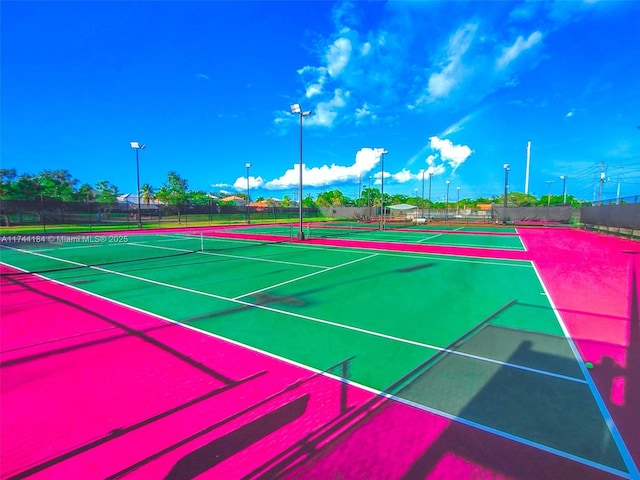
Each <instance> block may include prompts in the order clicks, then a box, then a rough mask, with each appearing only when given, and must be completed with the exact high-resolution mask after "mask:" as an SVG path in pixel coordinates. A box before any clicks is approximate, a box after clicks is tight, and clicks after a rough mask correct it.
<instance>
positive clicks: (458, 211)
mask: <svg viewBox="0 0 640 480" xmlns="http://www.w3.org/2000/svg"><path fill="white" fill-rule="evenodd" d="M456 190H458V201H457V202H456V217H460V187H456Z"/></svg>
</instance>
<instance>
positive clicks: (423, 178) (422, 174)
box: [422, 169, 424, 218]
mask: <svg viewBox="0 0 640 480" xmlns="http://www.w3.org/2000/svg"><path fill="white" fill-rule="evenodd" d="M422 218H424V169H423V170H422Z"/></svg>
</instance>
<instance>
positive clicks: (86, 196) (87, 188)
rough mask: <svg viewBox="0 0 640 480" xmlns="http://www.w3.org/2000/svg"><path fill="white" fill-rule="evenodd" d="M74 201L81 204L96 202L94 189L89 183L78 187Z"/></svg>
mask: <svg viewBox="0 0 640 480" xmlns="http://www.w3.org/2000/svg"><path fill="white" fill-rule="evenodd" d="M74 200H79V201H81V202H90V201H92V200H94V195H93V189H92V188H91V185H89V184H88V183H83V184H82V185H80V187H78V190H77V191H76V192H75V194H74Z"/></svg>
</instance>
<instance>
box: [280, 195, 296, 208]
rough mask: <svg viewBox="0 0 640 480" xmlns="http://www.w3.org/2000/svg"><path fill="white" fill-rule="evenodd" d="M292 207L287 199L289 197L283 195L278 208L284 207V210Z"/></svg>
mask: <svg viewBox="0 0 640 480" xmlns="http://www.w3.org/2000/svg"><path fill="white" fill-rule="evenodd" d="M292 205H293V203H292V202H291V199H290V198H289V195H285V196H284V197H283V198H282V202H280V206H281V207H284V208H289V207H291V206H292Z"/></svg>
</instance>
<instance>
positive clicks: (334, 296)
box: [0, 226, 637, 478]
mask: <svg viewBox="0 0 640 480" xmlns="http://www.w3.org/2000/svg"><path fill="white" fill-rule="evenodd" d="M291 228H295V227H287V226H285V227H260V226H256V227H252V228H251V229H250V231H251V232H252V233H254V234H269V235H282V236H283V237H285V239H284V240H282V241H265V240H248V239H246V240H245V239H232V238H231V239H230V238H218V237H216V236H215V231H213V230H210V231H199V232H191V233H189V232H185V233H163V234H136V235H128V236H110V235H105V236H78V237H50V238H47V239H45V240H46V241H42V242H40V241H30V242H25V241H3V248H2V249H1V250H0V253H1V255H2V256H1V261H2V264H3V265H5V266H10V267H11V268H13V269H17V270H19V271H12V272H11V273H9V274H6V275H8V276H10V277H11V278H20V277H21V276H29V277H31V276H32V274H34V273H35V274H37V275H38V278H41V279H49V280H52V281H54V282H56V283H57V284H60V285H64V286H68V287H71V288H73V289H75V290H79V291H83V292H88V293H90V294H91V295H93V296H95V297H97V298H100V299H104V300H108V301H111V302H115V303H116V304H118V305H122V306H126V307H129V308H132V309H135V310H136V311H141V312H146V313H150V314H152V315H153V316H155V317H157V318H161V319H165V320H168V321H170V322H174V323H175V324H179V325H185V326H188V327H189V329H192V330H196V331H197V332H201V334H202V335H211V336H214V337H215V338H218V339H223V340H228V341H230V342H232V343H234V344H236V345H241V346H246V347H248V348H250V349H251V350H252V351H254V352H259V353H261V354H265V355H267V356H268V357H272V358H276V359H279V360H284V361H286V362H288V363H290V364H292V365H295V366H298V367H303V368H304V369H307V370H309V371H312V372H321V371H325V370H326V369H329V368H330V367H331V366H335V365H339V366H340V368H339V369H338V370H332V371H331V373H330V375H329V377H330V378H333V379H335V380H339V381H343V382H345V381H346V382H348V384H349V385H350V387H355V388H357V389H360V390H363V391H366V392H370V393H373V394H376V396H380V395H382V396H383V397H384V398H392V399H394V400H396V401H398V402H400V403H402V404H405V405H409V406H411V407H412V408H415V409H418V410H421V411H424V412H429V413H431V414H436V415H437V416H439V417H442V418H446V419H448V420H452V421H454V422H455V423H458V424H461V425H465V426H467V427H471V428H473V429H477V430H479V431H483V432H487V433H489V434H491V435H495V436H497V437H500V438H502V439H506V440H508V441H512V442H515V443H517V444H521V445H525V446H527V447H533V448H535V449H538V450H541V451H543V452H546V453H550V454H552V455H557V456H559V457H561V458H563V459H568V460H570V461H572V462H577V463H579V464H581V465H584V466H587V467H589V468H593V469H595V470H597V471H599V472H604V473H606V474H611V475H614V476H619V477H622V478H635V475H637V470H636V467H635V465H634V463H633V460H632V457H631V455H630V453H629V451H628V447H627V445H626V444H625V442H624V440H623V438H622V436H621V434H620V432H619V430H618V427H617V426H616V423H615V422H614V421H613V420H612V417H611V415H610V412H609V411H608V409H607V405H606V402H604V401H603V399H602V397H601V394H600V392H599V391H598V389H597V388H596V386H595V384H594V381H593V380H592V378H591V376H590V374H589V370H588V368H587V366H585V361H584V360H583V358H582V357H581V355H580V352H579V351H578V348H577V347H576V344H575V343H574V341H573V340H572V339H571V337H570V336H569V334H568V331H567V328H566V326H565V325H564V323H563V319H562V317H561V315H560V314H559V312H558V309H557V308H556V306H555V305H554V303H553V302H552V299H551V298H550V295H549V292H548V290H547V288H546V286H545V285H544V284H543V281H542V278H541V275H540V273H539V271H538V270H537V268H536V265H535V264H534V262H532V261H530V260H521V259H509V258H480V257H474V256H459V255H442V254H429V253H414V252H398V251H390V250H384V249H380V248H375V244H376V242H378V241H385V242H392V243H393V242H398V243H415V244H421V243H427V244H433V245H446V246H459V247H480V248H490V249H491V248H496V249H501V250H506V251H510V250H514V251H519V252H521V251H525V250H526V249H525V247H524V244H523V242H522V240H521V239H520V236H519V235H518V234H517V233H516V232H515V230H510V231H509V230H500V233H501V234H500V235H491V234H490V233H492V232H491V231H490V229H486V230H484V231H483V230H480V231H472V232H471V233H461V232H460V231H458V232H454V233H446V232H445V233H443V232H437V233H434V232H433V231H432V230H429V229H426V228H420V227H418V228H416V229H415V230H414V231H384V232H380V231H362V232H361V231H357V232H355V236H357V238H358V240H360V241H370V242H372V246H373V247H374V248H361V247H353V248H344V247H338V246H325V245H314V244H313V243H311V242H310V243H299V242H290V241H289V239H288V238H286V237H287V236H289V235H290V233H289V232H290V231H291ZM355 228H357V227H353V228H352V227H349V228H346V229H345V228H344V227H341V228H338V227H325V228H322V229H321V230H322V231H324V230H330V232H329V233H330V235H328V236H331V234H334V233H335V234H337V236H342V235H352V234H354V232H353V230H354V229H355ZM334 229H335V230H337V232H335V231H333V230H334ZM232 231H234V232H245V231H249V229H240V228H236V229H233V230H232ZM312 231H313V230H311V231H309V237H310V238H311V239H313V238H326V237H321V236H320V235H318V234H317V233H311V232H312Z"/></svg>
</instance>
